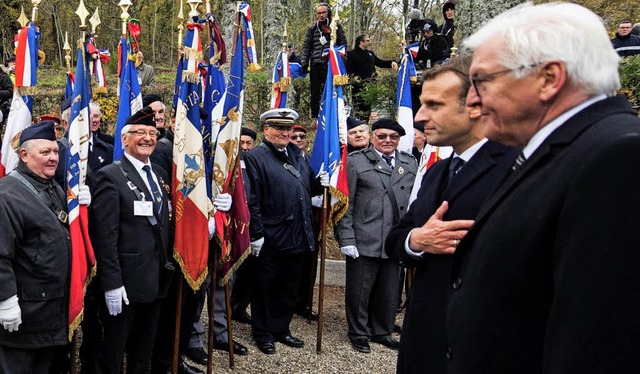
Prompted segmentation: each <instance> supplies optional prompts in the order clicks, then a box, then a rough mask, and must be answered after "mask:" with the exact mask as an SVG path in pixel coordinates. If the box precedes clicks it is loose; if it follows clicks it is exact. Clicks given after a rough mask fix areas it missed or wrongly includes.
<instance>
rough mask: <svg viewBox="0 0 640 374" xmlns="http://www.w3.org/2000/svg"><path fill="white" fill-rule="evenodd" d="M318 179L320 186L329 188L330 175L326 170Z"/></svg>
mask: <svg viewBox="0 0 640 374" xmlns="http://www.w3.org/2000/svg"><path fill="white" fill-rule="evenodd" d="M318 179H319V180H320V185H322V187H329V173H328V172H327V171H326V170H323V171H321V172H320V174H318Z"/></svg>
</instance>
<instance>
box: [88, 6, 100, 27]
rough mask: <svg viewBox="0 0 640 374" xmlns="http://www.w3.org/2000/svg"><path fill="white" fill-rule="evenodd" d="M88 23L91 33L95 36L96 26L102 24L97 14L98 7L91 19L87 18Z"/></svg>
mask: <svg viewBox="0 0 640 374" xmlns="http://www.w3.org/2000/svg"><path fill="white" fill-rule="evenodd" d="M89 23H90V24H91V33H92V34H95V33H96V30H98V26H100V24H101V23H102V21H100V14H99V13H98V7H96V11H95V12H93V15H92V16H91V18H89Z"/></svg>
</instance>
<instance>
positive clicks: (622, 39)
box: [611, 21, 640, 57]
mask: <svg viewBox="0 0 640 374" xmlns="http://www.w3.org/2000/svg"><path fill="white" fill-rule="evenodd" d="M632 28H633V26H632V24H631V21H622V22H620V24H619V25H618V32H616V36H615V37H614V38H613V39H611V44H612V45H613V48H614V49H615V50H616V52H617V53H618V55H619V56H620V57H629V56H635V55H637V54H639V53H640V37H638V36H637V35H633V34H632V33H631V30H632Z"/></svg>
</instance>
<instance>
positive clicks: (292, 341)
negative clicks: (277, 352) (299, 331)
mask: <svg viewBox="0 0 640 374" xmlns="http://www.w3.org/2000/svg"><path fill="white" fill-rule="evenodd" d="M276 340H277V341H278V343H282V344H284V345H286V346H289V347H293V348H302V347H304V342H303V341H302V340H300V339H298V338H296V337H295V336H293V335H291V334H289V335H285V336H281V337H279V338H278V339H276Z"/></svg>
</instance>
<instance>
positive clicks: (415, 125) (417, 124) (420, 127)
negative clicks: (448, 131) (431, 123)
mask: <svg viewBox="0 0 640 374" xmlns="http://www.w3.org/2000/svg"><path fill="white" fill-rule="evenodd" d="M413 128H414V129H416V130H420V131H422V132H424V122H414V123H413Z"/></svg>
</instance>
